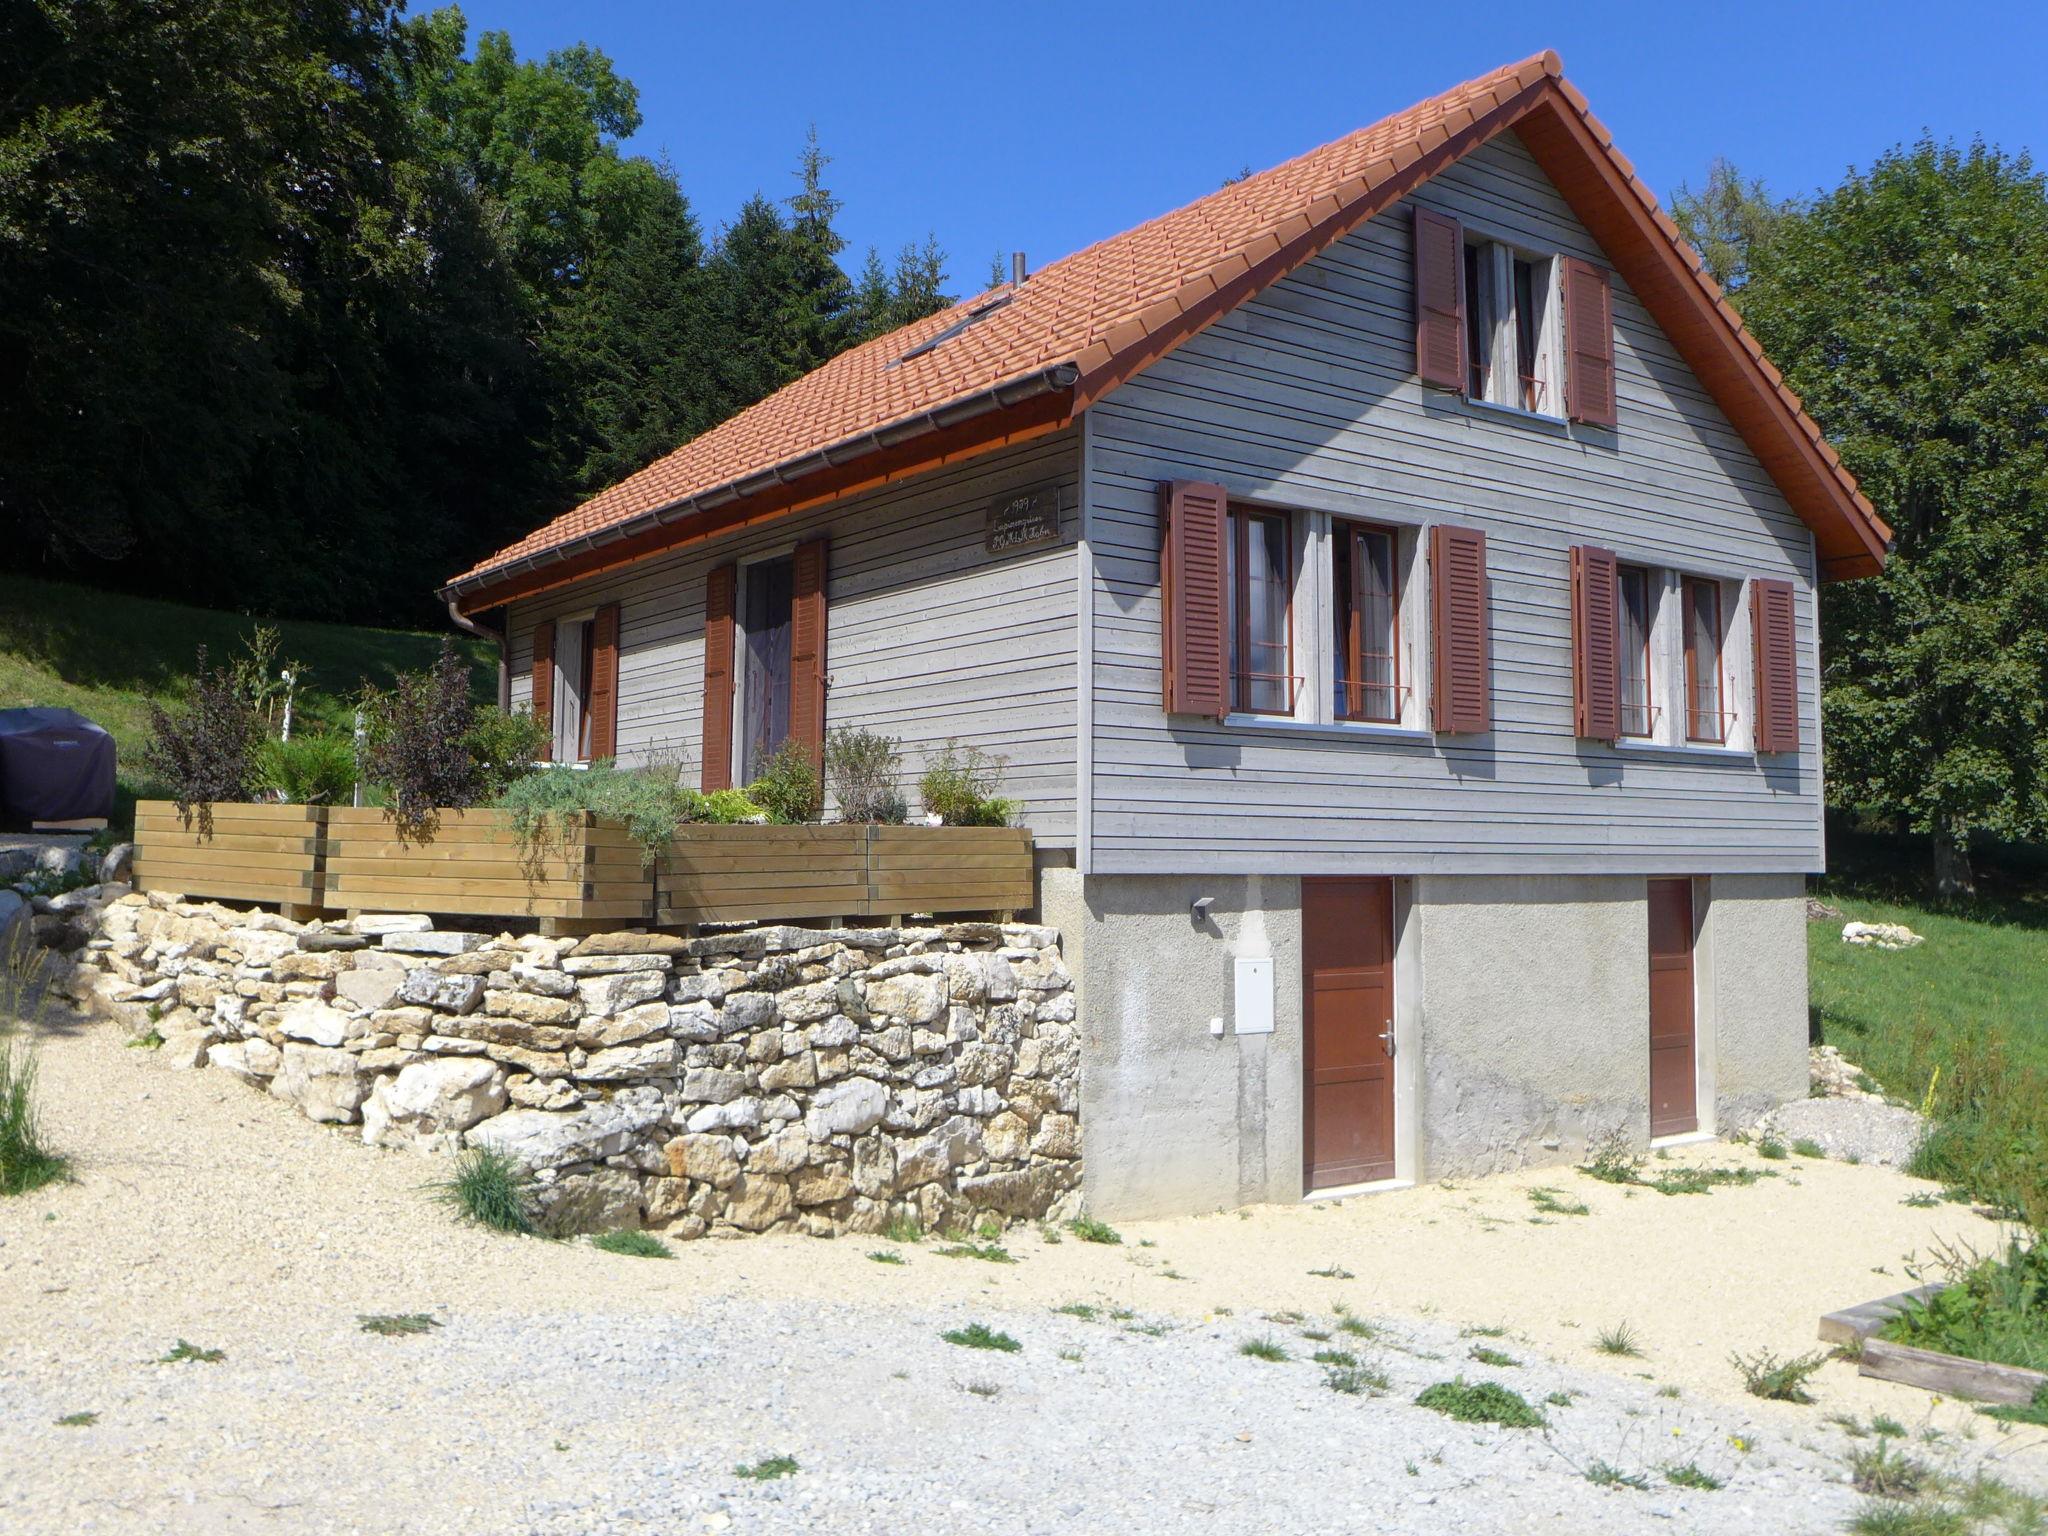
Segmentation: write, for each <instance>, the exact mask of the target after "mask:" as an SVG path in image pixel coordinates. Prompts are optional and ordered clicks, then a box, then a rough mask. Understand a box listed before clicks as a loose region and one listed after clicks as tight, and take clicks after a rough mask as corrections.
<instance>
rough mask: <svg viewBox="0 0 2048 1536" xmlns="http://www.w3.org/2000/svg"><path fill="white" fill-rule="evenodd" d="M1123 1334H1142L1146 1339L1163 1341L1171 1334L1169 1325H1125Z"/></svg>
mask: <svg viewBox="0 0 2048 1536" xmlns="http://www.w3.org/2000/svg"><path fill="white" fill-rule="evenodd" d="M1124 1332H1125V1333H1142V1334H1143V1335H1144V1336H1145V1337H1146V1338H1148V1339H1163V1338H1165V1337H1166V1336H1167V1335H1168V1334H1169V1333H1171V1332H1173V1324H1171V1323H1125V1324H1124Z"/></svg>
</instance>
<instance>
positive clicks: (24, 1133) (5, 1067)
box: [0, 983, 66, 1195]
mask: <svg viewBox="0 0 2048 1536" xmlns="http://www.w3.org/2000/svg"><path fill="white" fill-rule="evenodd" d="M0 984H4V983H0ZM0 1003H6V1004H7V1007H6V1008H5V1009H0V1031H4V1030H5V1028H6V1025H7V1024H8V1022H9V1019H8V1017H7V1015H8V1014H11V1013H12V1011H13V1006H14V1005H13V1003H12V1001H11V999H0ZM65 1166H66V1165H65V1162H64V1159H63V1158H61V1157H59V1156H58V1155H57V1154H56V1153H55V1152H52V1151H51V1150H50V1149H49V1148H48V1147H47V1146H45V1145H44V1143H43V1128H42V1115H41V1112H40V1110H39V1109H38V1107H37V1104H36V1053H35V1046H34V1045H33V1044H32V1043H31V1042H30V1040H29V1039H28V1036H27V1035H26V1033H17V1034H7V1033H4V1032H0V1195H25V1194H27V1193H28V1192H29V1191H30V1190H32V1189H41V1188H42V1187H43V1186H44V1185H45V1184H54V1183H56V1182H57V1180H59V1179H61V1178H63V1177H64V1170H65Z"/></svg>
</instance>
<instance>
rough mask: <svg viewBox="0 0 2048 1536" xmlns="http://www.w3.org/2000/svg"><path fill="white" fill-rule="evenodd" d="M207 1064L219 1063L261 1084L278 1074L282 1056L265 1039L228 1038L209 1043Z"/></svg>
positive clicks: (243, 1079) (217, 1064)
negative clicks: (224, 1040)
mask: <svg viewBox="0 0 2048 1536" xmlns="http://www.w3.org/2000/svg"><path fill="white" fill-rule="evenodd" d="M206 1064H207V1065H208V1066H209V1067H219V1068H220V1069H221V1070H222V1071H224V1072H228V1073H232V1074H233V1075H234V1076H236V1077H239V1078H240V1079H242V1081H243V1082H245V1083H254V1084H255V1085H256V1086H257V1087H259V1088H260V1087H262V1086H263V1085H264V1084H265V1083H267V1082H269V1081H270V1080H271V1079H272V1078H273V1077H275V1076H277V1071H278V1068H279V1067H281V1066H283V1065H284V1057H283V1055H282V1054H280V1052H279V1051H278V1049H277V1047H276V1046H274V1045H272V1044H271V1043H270V1042H269V1041H268V1040H264V1039H261V1038H257V1039H253V1040H230V1041H228V1042H226V1043H225V1044H222V1045H215V1046H209V1047H208V1048H207V1052H206Z"/></svg>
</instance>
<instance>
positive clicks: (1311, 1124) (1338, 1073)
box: [1301, 879, 1394, 1189]
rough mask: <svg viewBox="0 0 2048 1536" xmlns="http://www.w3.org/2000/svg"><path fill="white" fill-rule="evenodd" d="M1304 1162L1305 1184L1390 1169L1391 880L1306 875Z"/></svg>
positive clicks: (1360, 1179)
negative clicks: (1329, 877)
mask: <svg viewBox="0 0 2048 1536" xmlns="http://www.w3.org/2000/svg"><path fill="white" fill-rule="evenodd" d="M1301 928H1302V973H1303V975H1302V982H1303V991H1304V993H1305V996H1304V999H1303V1011H1304V1018H1305V1021H1306V1028H1305V1031H1304V1034H1305V1037H1306V1038H1305V1040H1304V1044H1303V1062H1302V1085H1303V1098H1304V1104H1303V1124H1302V1164H1303V1172H1304V1174H1305V1175H1306V1178H1307V1184H1308V1188H1310V1189H1331V1188H1335V1187H1337V1186H1339V1185H1343V1184H1363V1183H1365V1182H1367V1181H1368V1180H1371V1179H1390V1178H1392V1177H1393V1176H1394V1052H1393V1031H1394V882H1393V881H1391V880H1384V879H1378V880H1349V879H1344V880H1304V881H1302V884H1301Z"/></svg>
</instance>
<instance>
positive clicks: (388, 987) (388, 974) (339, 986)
mask: <svg viewBox="0 0 2048 1536" xmlns="http://www.w3.org/2000/svg"><path fill="white" fill-rule="evenodd" d="M404 980H405V972H404V971H402V970H363V969H361V968H357V969H354V970H347V971H343V972H342V973H341V974H340V975H339V976H337V977H335V978H334V995H335V996H336V997H337V998H339V999H340V1000H341V1001H343V1002H346V1003H353V1004H354V1005H355V1006H356V1007H358V1008H360V1009H362V1010H363V1011H364V1012H365V1013H375V1012H376V1011H377V1010H378V1009H380V1008H388V1007H390V1006H391V1002H392V999H394V998H396V997H397V996H398V987H399V983H401V982H402V981H404Z"/></svg>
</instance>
